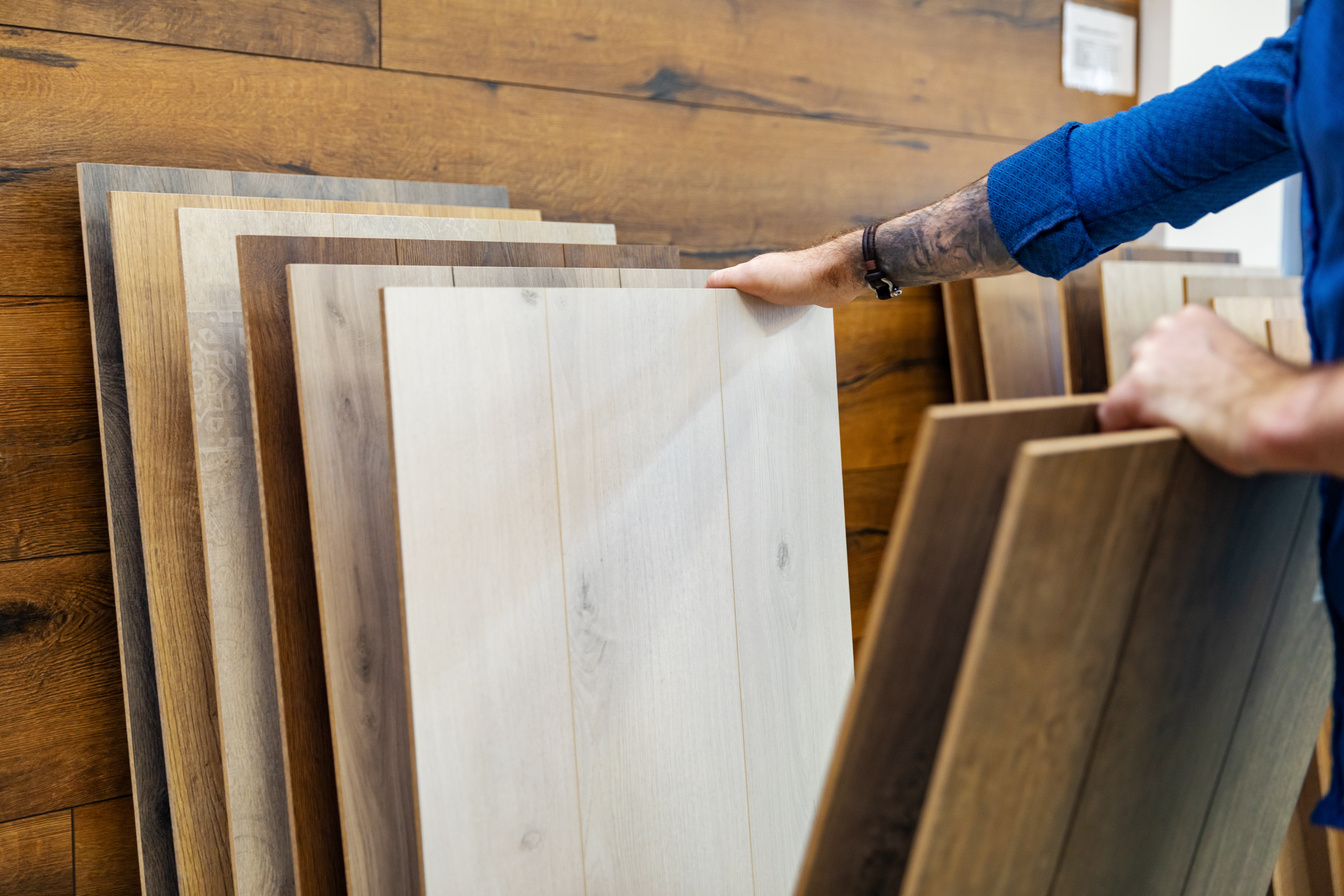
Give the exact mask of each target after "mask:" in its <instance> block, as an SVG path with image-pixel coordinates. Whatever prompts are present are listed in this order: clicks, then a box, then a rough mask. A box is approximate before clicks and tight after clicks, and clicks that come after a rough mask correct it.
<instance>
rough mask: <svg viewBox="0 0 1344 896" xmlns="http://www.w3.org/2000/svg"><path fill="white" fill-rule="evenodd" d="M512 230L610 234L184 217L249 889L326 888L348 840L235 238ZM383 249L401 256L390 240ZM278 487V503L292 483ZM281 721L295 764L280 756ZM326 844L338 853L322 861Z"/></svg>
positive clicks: (347, 218) (236, 852)
mask: <svg viewBox="0 0 1344 896" xmlns="http://www.w3.org/2000/svg"><path fill="white" fill-rule="evenodd" d="M165 201H166V200H165ZM399 208H400V207H396V206H393V207H389V209H388V210H399ZM465 211H467V212H471V210H465ZM493 211H495V210H493V209H483V210H479V212H480V213H482V214H489V213H491V212H493ZM505 227H507V229H508V232H509V233H510V235H512V236H514V237H522V238H529V237H530V238H532V239H536V240H550V241H553V242H557V243H559V242H563V241H566V240H571V239H576V238H579V239H581V238H583V237H585V236H586V237H588V238H590V239H602V238H604V237H606V236H609V235H610V233H611V230H610V228H609V227H605V226H602V225H583V224H567V223H564V222H541V221H529V222H518V221H499V220H488V219H474V220H473V219H466V218H444V217H427V218H412V217H404V216H398V215H390V214H382V215H367V216H356V215H339V216H337V215H324V214H309V213H296V212H281V211H265V210H255V209H227V210H221V209H208V208H194V209H193V208H184V209H181V210H180V212H179V228H178V229H179V235H180V244H181V252H182V274H183V282H184V294H183V295H184V299H185V307H186V324H187V335H188V339H189V341H190V346H191V361H192V384H193V391H192V402H193V408H194V411H195V413H194V423H195V429H194V432H195V441H196V454H197V456H196V470H197V478H198V481H199V485H200V496H201V505H200V508H201V526H202V530H203V532H204V534H205V555H204V559H205V562H206V573H207V587H208V592H209V596H210V608H211V619H212V623H213V625H214V643H215V644H216V645H218V649H217V650H216V655H215V669H216V675H217V681H216V684H217V688H218V692H219V700H220V706H219V712H220V732H221V741H222V747H223V752H224V760H225V771H226V781H227V783H228V794H227V796H228V801H229V822H230V828H231V836H232V838H233V864H234V870H235V877H236V880H237V885H238V886H239V888H240V889H243V890H250V889H252V888H253V887H255V886H257V885H259V884H260V882H262V881H276V880H281V881H283V880H286V879H288V878H291V877H292V876H293V875H294V873H295V870H294V869H295V865H296V862H297V868H298V873H299V875H300V877H301V878H302V877H305V876H306V877H308V878H310V879H315V880H318V881H322V880H324V878H323V877H321V876H320V875H321V874H322V872H321V871H319V870H318V869H320V868H324V867H326V866H327V865H329V864H331V862H332V861H333V860H334V861H335V863H336V864H337V865H338V866H339V864H340V861H339V843H340V838H339V833H338V831H337V830H336V828H335V825H336V816H337V812H336V806H335V802H334V791H335V785H334V780H333V778H332V775H333V772H332V760H331V746H330V732H329V722H328V712H327V706H326V685H325V680H324V676H323V674H322V657H321V639H320V634H319V628H318V626H317V624H316V623H317V620H316V612H315V610H316V608H315V607H309V608H307V611H305V608H304V607H303V606H302V604H303V601H302V600H301V598H302V596H303V594H304V592H303V591H301V590H300V591H296V590H295V589H294V588H293V586H292V585H291V579H290V577H288V576H287V575H286V573H287V571H288V570H287V568H286V566H285V565H284V564H283V563H279V564H272V566H271V568H270V569H269V570H268V567H267V556H268V554H267V542H271V543H273V542H274V541H275V536H273V535H272V534H271V532H270V529H271V528H272V526H271V524H270V521H269V520H268V519H266V517H265V515H264V513H263V507H262V504H261V498H260V495H261V489H260V484H259V478H258V472H257V469H258V468H257V459H256V456H255V454H254V450H253V432H252V409H251V402H250V400H249V388H248V383H247V380H246V373H247V371H248V368H249V365H248V360H247V355H246V352H245V350H244V335H243V309H242V297H241V291H240V289H241V288H240V282H239V273H238V259H237V251H236V244H235V240H236V238H237V236H238V235H239V234H244V233H256V234H271V235H293V236H325V237H331V236H334V235H349V236H385V237H398V236H400V237H406V238H410V237H420V238H436V239H441V240H448V239H465V240H492V239H499V238H500V236H501V231H502V229H503V228H505ZM384 245H385V247H386V250H387V251H394V244H393V243H392V242H391V241H387V242H385V243H384ZM370 260H377V259H370ZM271 485H272V487H273V488H272V493H271V494H269V495H268V498H269V499H270V500H271V502H272V503H273V502H274V501H275V500H276V499H277V497H283V495H284V487H283V484H280V483H271ZM276 491H278V492H280V495H279V496H277V495H276V494H275V492H276ZM268 591H269V597H268ZM273 628H274V631H273V630H272V629H273ZM272 640H274V644H275V648H274V649H272V648H271V645H272ZM277 684H278V686H279V690H278V692H277ZM282 714H283V718H282ZM282 723H283V726H284V729H285V738H284V740H283V743H284V744H285V745H287V746H288V747H289V749H288V750H287V751H284V752H286V753H287V755H282V750H281V744H282V739H281V736H280V727H281V724H282ZM286 782H288V788H287V787H286ZM286 790H288V794H289V798H288V800H286ZM324 795H325V796H327V797H329V798H328V799H325V800H324V799H323V798H322V797H323V796H324ZM286 804H288V807H289V809H288V811H286ZM291 831H292V835H293V838H294V841H295V842H294V844H293V848H292V849H291V846H290V842H289V841H290V833H291ZM324 844H325V845H326V848H327V850H328V851H329V852H332V853H334V854H335V855H334V858H333V857H331V856H329V857H328V858H327V860H326V861H323V860H322V858H321V854H322V852H323V848H322V845H324Z"/></svg>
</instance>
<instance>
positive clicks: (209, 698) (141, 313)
mask: <svg viewBox="0 0 1344 896" xmlns="http://www.w3.org/2000/svg"><path fill="white" fill-rule="evenodd" d="M192 206H195V207H204V208H210V207H214V208H234V209H245V208H253V209H256V210H282V211H283V210H294V211H303V210H306V211H310V212H331V211H355V212H365V213H378V212H381V213H384V214H387V213H391V212H396V211H405V210H407V209H408V208H410V207H408V206H406V205H397V204H395V203H386V204H366V203H344V202H325V201H315V200H285V199H254V198H240V197H228V196H225V197H217V196H216V197H211V196H193V195H179V194H166V193H121V192H115V191H113V192H112V193H109V212H110V222H111V236H112V254H113V259H114V270H115V277H116V284H117V312H118V316H119V319H120V338H121V342H122V362H123V373H124V377H125V379H124V382H123V385H124V387H125V388H124V392H123V393H122V395H123V397H124V398H125V399H126V400H127V409H128V412H129V413H128V417H129V425H130V436H131V438H130V440H129V443H128V445H129V447H130V449H131V454H132V458H133V461H134V473H135V475H134V480H133V481H134V483H135V490H136V492H135V493H136V501H137V508H138V516H139V525H140V535H141V543H142V546H143V548H142V556H143V558H144V569H143V570H142V575H143V580H144V582H145V585H146V593H147V595H148V600H147V603H148V607H149V615H150V618H151V627H152V629H153V653H154V660H155V668H156V673H157V677H158V692H159V704H160V707H159V709H160V718H161V720H162V722H163V723H164V724H165V725H168V726H171V728H165V730H163V732H162V736H163V741H164V752H165V756H166V761H165V765H166V769H167V780H168V783H169V788H168V789H169V803H170V806H171V811H172V829H173V837H174V842H175V843H176V845H177V847H178V848H177V850H176V859H177V872H178V879H179V883H180V884H181V886H182V887H183V888H184V889H187V890H189V891H190V890H192V889H193V887H196V886H200V887H202V888H204V890H203V892H216V891H219V892H230V891H231V880H232V875H231V874H230V872H229V865H230V859H229V854H230V850H229V844H228V839H229V837H228V831H227V824H226V821H225V815H224V795H225V794H224V781H223V769H222V764H221V763H222V759H221V753H220V745H219V735H218V731H217V729H216V721H215V720H216V718H217V691H216V683H215V681H214V668H213V656H212V648H211V643H210V637H211V632H212V629H211V619H210V614H209V607H208V599H207V591H206V588H207V580H206V576H205V562H204V557H203V556H202V554H203V541H202V530H201V520H200V514H199V500H198V495H197V491H196V487H195V486H194V485H193V482H194V481H195V479H196V469H195V467H196V463H195V446H194V444H193V440H192V436H191V433H192V411H191V400H192V396H191V391H192V390H191V385H190V382H191V378H190V359H189V350H188V343H187V339H188V334H187V321H186V305H185V300H184V298H183V295H182V288H183V287H182V269H181V253H180V247H179V243H178V233H177V230H178V228H177V217H176V213H177V209H178V208H179V207H192ZM415 208H416V209H417V210H418V211H420V212H421V213H424V214H439V215H451V214H453V213H454V212H456V213H458V214H461V213H462V212H461V210H459V209H456V208H453V207H424V206H418V207H415ZM482 213H486V212H482ZM467 214H475V212H467ZM408 220H411V221H414V222H416V224H415V226H417V227H420V226H423V224H422V223H421V222H420V219H408ZM509 223H512V224H518V225H521V224H523V223H527V222H509ZM528 226H533V227H541V226H545V225H543V224H542V223H540V222H531V223H529V224H528ZM565 232H566V234H567V233H568V231H567V230H566V231H565ZM604 233H605V231H604ZM96 319H97V318H96V316H95V320H96ZM97 328H98V324H97V323H95V331H97ZM96 338H98V339H101V337H100V336H99V337H96ZM100 382H101V381H100ZM101 388H102V387H101V385H100V389H101ZM102 403H103V405H104V406H106V405H107V404H108V403H109V402H108V401H106V400H104V401H103V402H102ZM104 426H106V424H104ZM114 538H115V537H114ZM116 544H117V542H116V541H115V540H114V548H113V549H114V551H116V550H118V548H117V547H116ZM319 668H320V666H319ZM282 683H283V682H282ZM175 789H176V790H177V792H176V793H175V792H174V790H175ZM184 863H186V864H184Z"/></svg>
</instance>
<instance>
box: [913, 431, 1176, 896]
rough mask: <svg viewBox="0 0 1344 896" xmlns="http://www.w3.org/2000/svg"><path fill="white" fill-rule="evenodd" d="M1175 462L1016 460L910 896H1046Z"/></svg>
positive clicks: (1136, 457)
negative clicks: (941, 895)
mask: <svg viewBox="0 0 1344 896" xmlns="http://www.w3.org/2000/svg"><path fill="white" fill-rule="evenodd" d="M1179 449H1180V437H1179V435H1178V434H1177V433H1175V432H1174V431H1172V430H1150V431H1145V432H1139V433H1120V434H1112V435H1103V436H1083V437H1075V438H1066V439H1049V440H1044V441H1038V442H1028V443H1027V444H1026V445H1025V446H1023V448H1022V450H1021V453H1020V455H1019V457H1018V460H1017V463H1016V464H1015V465H1014V470H1013V475H1012V481H1011V484H1010V485H1009V488H1008V493H1007V496H1006V497H1005V499H1004V504H1003V511H1002V515H1001V517H1000V520H999V528H998V534H997V535H996V537H995V540H994V548H993V552H992V555H991V558H990V561H989V566H988V569H987V570H986V572H985V580H984V585H983V587H982V588H981V590H980V601H979V606H978V607H977V608H976V612H975V621H974V623H973V625H972V628H971V634H970V638H969V640H968V641H967V644H966V653H965V659H964V660H963V661H962V666H961V672H960V674H959V676H958V680H957V686H956V692H955V696H954V697H953V701H952V706H951V709H950V711H949V713H948V718H947V725H946V734H945V735H944V737H943V741H942V743H941V744H940V745H939V747H938V761H937V765H936V766H935V769H934V774H933V779H932V781H931V782H930V785H929V796H928V800H927V802H926V805H925V807H924V813H923V815H922V817H921V818H920V822H919V831H918V835H917V837H916V839H915V845H914V849H913V851H912V853H911V856H910V864H909V866H908V868H907V869H906V873H905V880H904V885H903V886H902V887H901V890H900V892H901V893H902V894H905V896H917V894H926V893H928V894H933V893H977V894H984V896H994V894H1010V893H1011V894H1027V893H1046V892H1049V891H1050V885H1051V882H1052V879H1053V877H1054V873H1055V863H1056V861H1057V859H1058V856H1059V853H1060V848H1061V847H1062V845H1063V843H1064V838H1065V835H1066V834H1067V833H1068V829H1069V821H1070V819H1071V816H1072V811H1073V807H1074V805H1075V802H1076V800H1077V796H1078V789H1079V787H1080V785H1081V784H1082V781H1083V779H1084V775H1085V773H1086V771H1087V765H1088V759H1089V757H1090V754H1091V750H1092V746H1093V740H1094V737H1095V735H1096V730H1097V726H1098V724H1099V722H1100V720H1101V716H1102V711H1103V709H1104V707H1105V705H1106V698H1107V696H1108V694H1109V689H1110V684H1111V681H1112V678H1113V676H1114V674H1115V667H1116V663H1117V661H1118V659H1119V657H1120V654H1121V647H1122V645H1123V643H1124V639H1125V632H1126V629H1127V628H1128V624H1129V620H1130V615H1131V612H1132V610H1133V602H1134V598H1135V595H1136V593H1137V591H1138V585H1139V581H1140V579H1141V577H1142V575H1143V570H1144V561H1145V559H1146V558H1147V555H1148V551H1149V549H1150V545H1151V543H1152V538H1153V524H1154V522H1155V521H1156V520H1157V518H1158V515H1159V513H1160V512H1161V509H1162V505H1163V502H1164V499H1165V497H1166V492H1167V486H1168V483H1169V482H1170V479H1171V474H1172V468H1173V465H1174V462H1175V459H1176V456H1177V453H1178V450H1179ZM1045 732H1048V734H1046V733H1045Z"/></svg>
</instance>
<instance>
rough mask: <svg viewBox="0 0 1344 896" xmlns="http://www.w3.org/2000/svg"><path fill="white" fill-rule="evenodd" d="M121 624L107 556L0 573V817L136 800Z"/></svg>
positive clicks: (4, 567)
mask: <svg viewBox="0 0 1344 896" xmlns="http://www.w3.org/2000/svg"><path fill="white" fill-rule="evenodd" d="M116 625H117V622H116V616H115V613H114V608H113V602H112V576H111V569H110V563H109V560H108V555H107V554H106V553H100V554H83V555H79V556H73V557H59V558H55V559H44V560H23V561H18V562H13V563H2V564H0V718H3V719H4V724H3V725H0V818H5V819H9V818H16V817H20V816H23V815H26V814H32V813H33V812H34V811H36V812H39V813H41V812H50V811H52V810H55V809H61V808H65V807H67V806H72V805H79V804H81V803H87V802H92V801H94V800H103V799H109V798H112V797H118V796H122V795H124V794H127V793H129V792H130V789H131V781H130V774H129V769H128V768H127V760H126V720H125V716H124V715H123V713H122V706H121V678H120V675H119V673H118V669H117V648H116ZM0 855H3V853H2V852H0ZM4 892H8V891H4Z"/></svg>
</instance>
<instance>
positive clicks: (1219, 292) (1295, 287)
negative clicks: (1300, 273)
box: [1185, 274, 1302, 308]
mask: <svg viewBox="0 0 1344 896" xmlns="http://www.w3.org/2000/svg"><path fill="white" fill-rule="evenodd" d="M1215 296H1224V297H1228V298H1230V297H1233V296H1256V297H1260V298H1286V299H1297V300H1298V301H1297V306H1298V307H1299V308H1300V307H1302V278H1301V277H1272V276H1271V277H1228V276H1210V275H1207V274H1206V275H1204V276H1191V277H1186V278H1185V303H1186V304H1187V305H1204V306H1206V307H1210V308H1211V307H1213V304H1212V303H1213V299H1214V297H1215Z"/></svg>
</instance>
